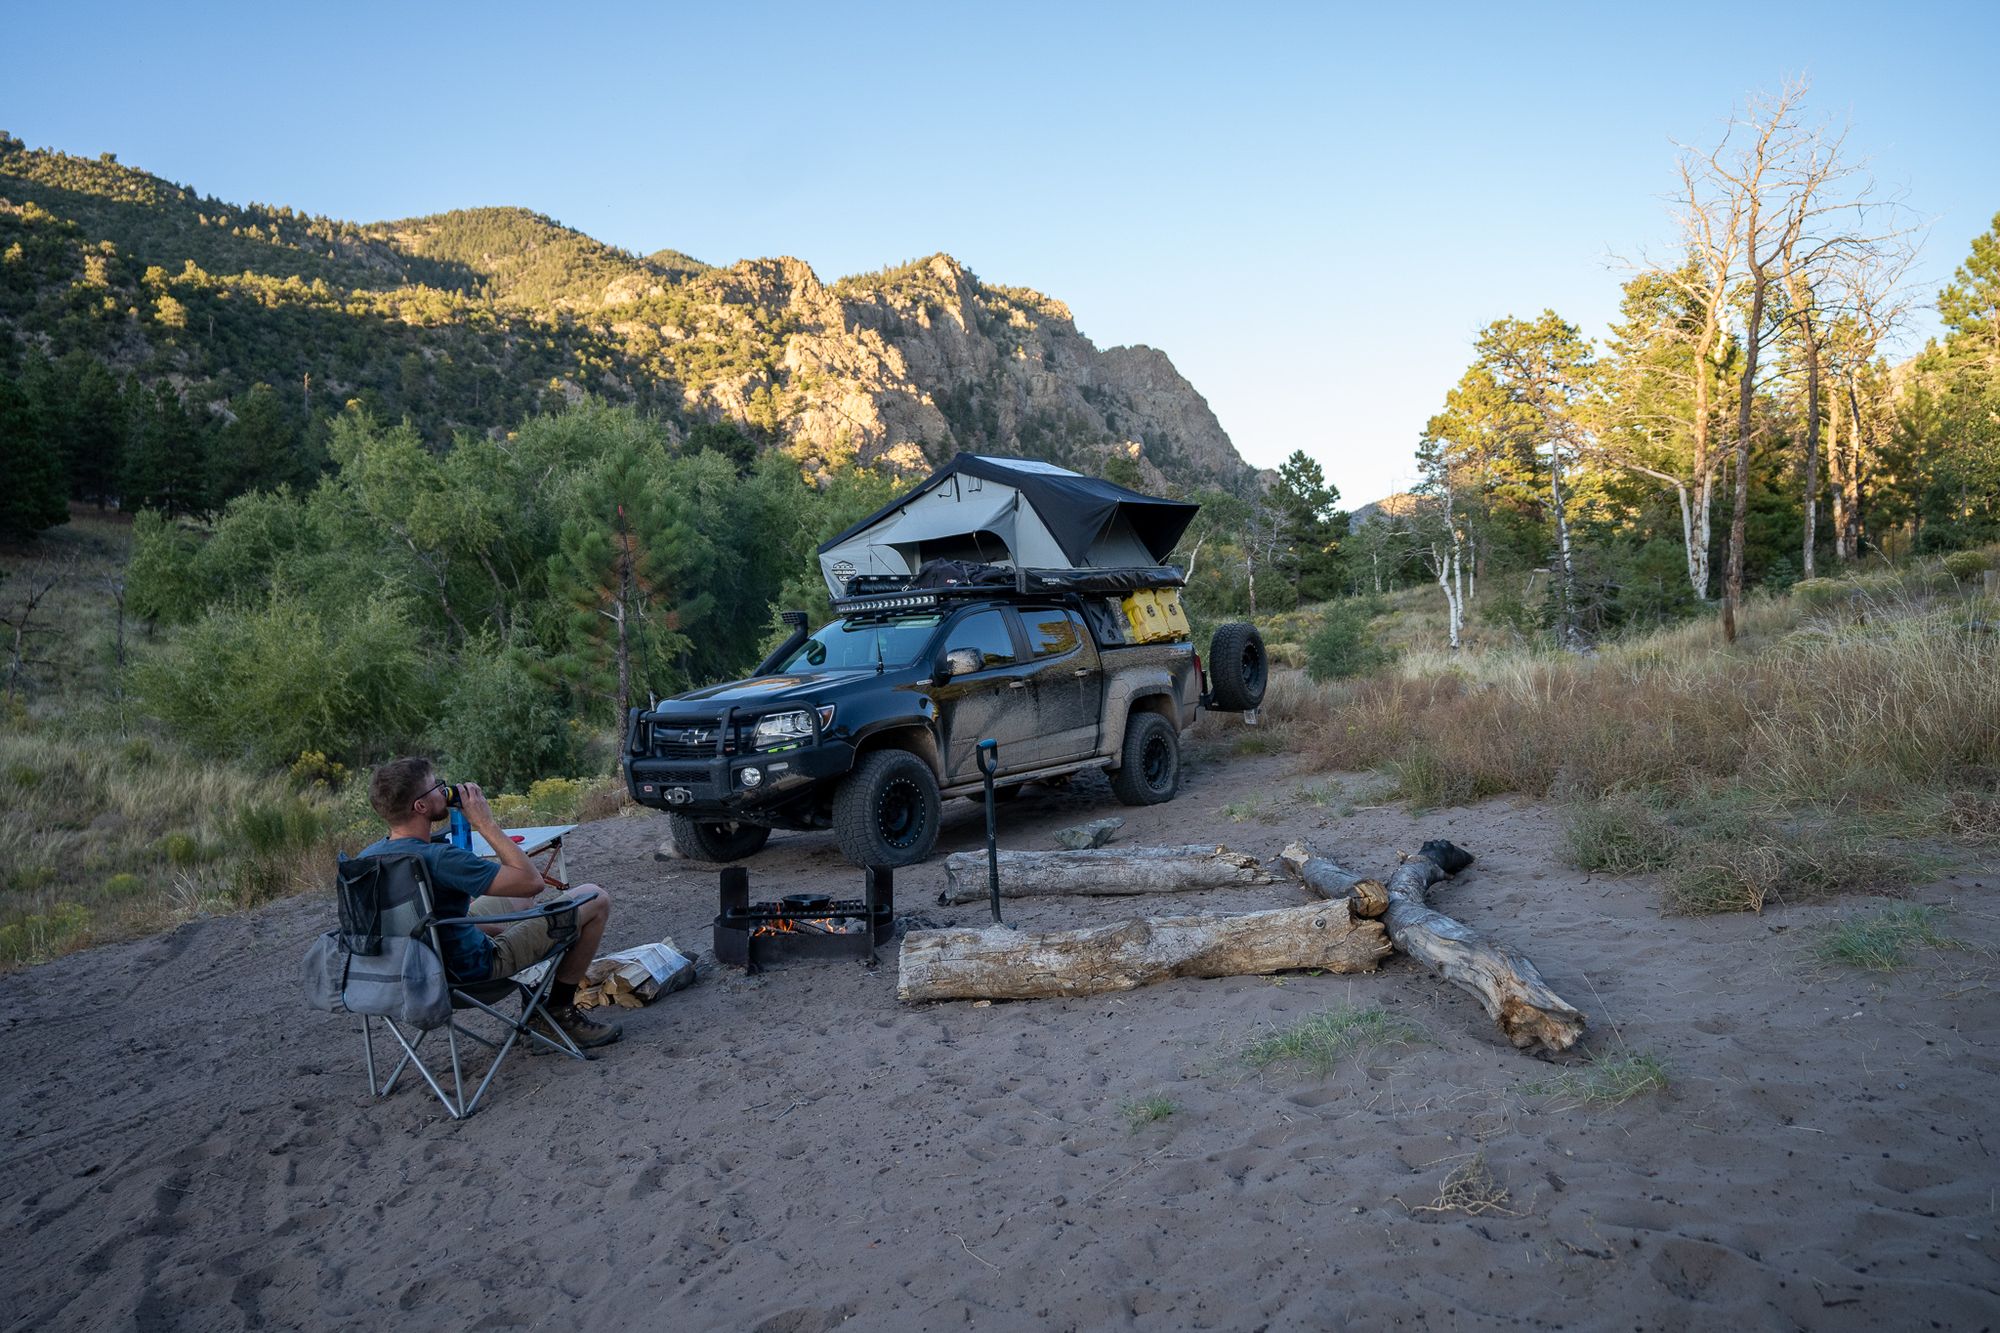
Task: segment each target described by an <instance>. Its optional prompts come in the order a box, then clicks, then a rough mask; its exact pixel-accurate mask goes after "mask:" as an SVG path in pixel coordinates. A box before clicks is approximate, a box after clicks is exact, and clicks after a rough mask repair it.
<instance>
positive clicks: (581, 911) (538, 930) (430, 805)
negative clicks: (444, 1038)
mask: <svg viewBox="0 0 2000 1333" xmlns="http://www.w3.org/2000/svg"><path fill="white" fill-rule="evenodd" d="M444 789H445V784H444V783H443V782H442V781H441V780H440V779H439V778H438V775H437V771H436V770H435V769H434V768H432V766H431V762H430V760H428V759H416V758H411V759H397V760H393V761H391V762H390V763H386V764H384V765H382V766H381V767H380V768H378V769H376V770H375V773H374V776H373V777H371V778H370V779H369V782H368V802H369V804H371V805H373V806H374V807H375V813H376V814H378V815H380V816H382V818H383V819H385V820H387V821H388V823H389V836H388V837H386V838H383V839H382V840H381V841H379V842H375V843H371V844H369V845H368V846H367V847H365V848H363V849H362V851H361V855H363V856H375V855H377V854H382V855H387V854H390V853H394V852H415V853H416V854H418V855H419V856H422V857H423V858H424V861H425V863H426V864H427V865H428V866H429V868H430V875H431V891H432V893H433V894H434V895H435V896H436V899H437V901H436V903H435V910H436V912H437V914H438V915H439V916H440V917H454V916H497V915H500V914H502V913H505V912H515V911H520V910H521V909H523V908H525V907H527V906H528V905H529V903H531V902H532V901H533V900H534V898H535V895H536V894H538V893H540V892H541V891H542V890H543V889H544V888H545V887H547V886H546V884H545V883H544V882H543V880H542V872H541V871H539V870H537V869H535V867H534V865H533V863H531V862H530V861H529V860H528V857H527V855H526V853H524V852H523V851H522V850H521V849H520V847H519V846H517V845H516V844H515V842H514V840H513V839H512V838H510V837H508V836H507V835H506V834H505V833H503V832H502V831H501V829H500V824H499V821H498V820H496V819H494V818H493V809H492V807H491V806H489V805H487V804H486V797H485V796H484V795H482V794H481V792H480V790H479V788H478V786H477V785H475V784H473V783H470V782H461V783H459V784H458V804H459V809H461V810H463V811H464V812H465V818H466V822H467V823H469V824H471V825H472V828H473V831H474V832H476V833H478V834H479V836H480V837H482V838H484V839H486V844H487V846H489V847H491V848H493V850H494V851H495V853H497V854H498V856H499V858H500V859H499V861H498V862H497V863H496V862H493V861H488V860H486V859H485V858H483V857H480V856H475V855H473V854H472V853H471V852H469V851H466V850H465V849H464V848H461V847H454V846H452V845H451V844H450V843H448V842H432V841H431V827H432V826H433V825H435V824H439V823H442V822H443V821H444V820H445V819H446V818H448V817H449V815H450V807H449V805H448V804H447V803H446V800H445V790H444ZM575 887H576V888H577V889H578V890H579V891H580V890H583V889H595V890H596V891H597V896H596V897H595V898H592V899H590V900H589V901H588V902H586V903H584V904H583V905H582V906H580V907H578V908H577V911H576V918H577V941H576V944H575V945H574V946H573V947H572V948H571V949H570V951H569V952H568V953H567V954H565V955H564V956H563V960H562V966H561V967H559V968H558V969H556V979H555V983H554V985H553V986H552V987H551V988H550V991H549V1000H548V1009H549V1013H550V1015H551V1017H553V1018H554V1020H555V1022H556V1026H558V1027H560V1028H561V1029H562V1030H563V1031H564V1033H566V1034H567V1035H568V1036H569V1039H570V1040H571V1041H573V1042H575V1043H576V1044H577V1045H578V1046H581V1047H586V1048H587V1047H591V1046H607V1045H609V1044H610V1043H612V1042H614V1041H617V1040H618V1032H619V1029H618V1025H617V1024H615V1023H600V1022H599V1021H597V1020H596V1019H594V1018H592V1017H591V1016H590V1015H589V1014H586V1013H584V1012H583V1011H582V1010H581V1009H579V1008H577V1007H576V988H577V987H578V986H579V985H581V984H582V983H583V980H584V977H585V974H586V973H587V972H588V971H589V969H590V960H591V959H593V958H595V957H597V946H598V943H599V941H601V940H602V939H603V938H604V923H605V922H606V921H607V920H609V919H610V916H611V897H610V895H609V894H607V893H606V892H605V891H604V890H603V889H602V888H601V887H599V886H598V885H595V884H579V885H576V886H575ZM438 936H439V939H440V940H441V942H442V943H443V945H444V965H445V971H446V972H448V973H449V974H450V975H451V977H452V979H453V980H454V981H487V980H493V979H497V978H500V977H511V976H513V975H514V974H515V973H516V972H519V971H520V970H521V969H522V968H525V967H530V966H532V965H533V964H535V963H536V962H538V961H540V959H541V958H542V956H543V955H544V954H546V953H547V952H548V950H549V945H550V936H549V924H548V921H547V920H546V919H543V920H535V921H517V922H514V923H513V924H512V925H509V926H506V927H504V928H503V927H500V926H492V927H486V928H481V927H477V926H463V925H462V926H440V927H438Z"/></svg>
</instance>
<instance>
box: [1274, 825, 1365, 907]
mask: <svg viewBox="0 0 2000 1333" xmlns="http://www.w3.org/2000/svg"><path fill="white" fill-rule="evenodd" d="M1278 861H1279V863H1280V864H1282V865H1283V866H1284V867H1285V868H1286V869H1287V870H1289V871H1291V872H1292V873H1293V874H1294V875H1297V876H1298V877H1299V882H1300V883H1302V884H1304V885H1305V886H1306V887H1307V888H1309V889H1311V890H1312V891H1313V892H1314V893H1317V894H1318V895H1319V896H1320V897H1322V898H1326V899H1329V900H1335V899H1343V898H1344V899H1346V900H1347V910H1348V911H1350V912H1352V913H1354V915H1356V916H1362V917H1368V918H1370V919H1373V918H1375V917H1379V916H1381V915H1382V914H1383V913H1384V912H1386V911H1388V910H1389V888H1388V886H1387V885H1385V884H1384V883H1382V881H1381V880H1379V879H1367V878H1365V877H1363V876H1361V875H1357V874H1355V873H1354V872H1353V871H1352V870H1349V869H1347V868H1346V867H1345V866H1340V865H1336V864H1335V863H1334V862H1332V861H1329V860H1327V859H1326V858H1325V857H1324V856H1314V855H1313V854H1312V849H1311V848H1310V847H1307V846H1306V845H1305V844H1304V843H1302V842H1295V843H1293V844H1291V846H1289V847H1287V848H1285V850H1284V851H1282V852H1279V853H1278Z"/></svg>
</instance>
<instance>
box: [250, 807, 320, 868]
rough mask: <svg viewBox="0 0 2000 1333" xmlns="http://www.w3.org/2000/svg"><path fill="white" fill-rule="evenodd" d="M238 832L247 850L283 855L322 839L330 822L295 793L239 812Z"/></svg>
mask: <svg viewBox="0 0 2000 1333" xmlns="http://www.w3.org/2000/svg"><path fill="white" fill-rule="evenodd" d="M236 832H237V836H238V837H239V838H240V839H241V840H242V844H243V850H245V851H247V852H249V853H250V854H251V855H252V856H282V855H284V854H286V853H288V852H297V851H303V850H304V849H305V848H308V847H310V846H312V845H313V844H314V843H316V842H318V841H319V840H320V838H321V837H322V836H323V835H324V834H325V832H326V822H325V820H324V819H322V818H321V817H320V813H319V811H317V810H315V809H313V808H312V807H311V806H310V805H307V804H306V803H305V802H304V801H301V800H300V799H298V798H297V797H296V796H294V797H288V798H286V799H284V800H279V801H271V802H262V801H260V802H256V803H254V804H251V805H247V806H244V807H243V809H242V810H240V811H238V812H237V815H236Z"/></svg>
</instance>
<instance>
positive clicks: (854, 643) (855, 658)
mask: <svg viewBox="0 0 2000 1333" xmlns="http://www.w3.org/2000/svg"><path fill="white" fill-rule="evenodd" d="M943 618H944V617H942V616H939V615H922V616H885V617H881V618H876V617H873V616H871V617H869V618H868V619H866V620H836V621H834V622H833V623H832V624H831V625H828V626H827V627H826V628H825V629H822V630H821V631H820V632H819V633H817V634H815V635H813V636H812V637H811V638H810V639H807V640H806V641H805V642H804V643H803V644H800V645H799V650H798V651H797V652H795V653H793V654H792V655H791V657H789V658H787V659H786V661H785V664H784V665H783V666H782V667H780V668H779V670H781V671H790V672H794V673H811V672H815V671H852V670H858V669H860V668H863V667H872V666H874V665H875V663H876V662H877V661H880V662H881V663H882V665H883V666H885V667H900V666H908V665H909V664H910V663H912V662H914V661H916V660H917V654H918V653H920V652H922V651H923V650H924V645H925V644H926V643H929V642H930V638H931V631H933V630H935V629H936V628H937V626H938V621H940V620H942V619H943ZM878 653H879V654H880V656H879V657H878V656H877V654H878Z"/></svg>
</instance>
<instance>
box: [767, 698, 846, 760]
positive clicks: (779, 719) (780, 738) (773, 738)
mask: <svg viewBox="0 0 2000 1333" xmlns="http://www.w3.org/2000/svg"><path fill="white" fill-rule="evenodd" d="M832 725H833V705H832V704H828V705H827V706H826V707H824V708H822V709H820V710H819V729H820V730H821V731H825V730H826V729H827V728H828V727H830V726H832ZM812 734H813V724H812V714H811V713H809V712H807V711H806V710H805V709H803V708H801V709H800V710H799V711H798V712H796V713H773V714H771V715H770V716H769V717H760V718H758V719H757V729H756V730H755V731H754V732H752V733H751V736H750V743H751V744H752V745H753V746H755V747H756V748H757V749H759V750H781V749H788V748H790V747H791V746H794V745H798V744H800V743H801V742H803V741H809V740H811V739H812Z"/></svg>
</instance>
